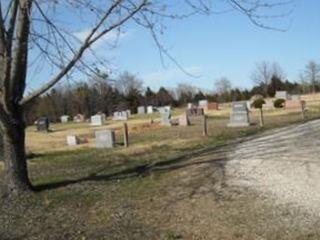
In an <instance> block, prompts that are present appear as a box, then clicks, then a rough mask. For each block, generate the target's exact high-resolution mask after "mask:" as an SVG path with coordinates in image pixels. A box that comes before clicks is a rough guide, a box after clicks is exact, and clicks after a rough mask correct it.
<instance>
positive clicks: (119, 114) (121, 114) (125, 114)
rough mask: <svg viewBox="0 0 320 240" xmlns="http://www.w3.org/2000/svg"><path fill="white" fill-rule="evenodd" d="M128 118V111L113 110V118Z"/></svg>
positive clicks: (121, 119) (120, 119) (119, 119)
mask: <svg viewBox="0 0 320 240" xmlns="http://www.w3.org/2000/svg"><path fill="white" fill-rule="evenodd" d="M128 118H129V114H128V111H121V112H114V113H113V120H115V121H127V120H128Z"/></svg>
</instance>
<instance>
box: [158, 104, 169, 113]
mask: <svg viewBox="0 0 320 240" xmlns="http://www.w3.org/2000/svg"><path fill="white" fill-rule="evenodd" d="M157 110H158V112H160V113H161V114H162V113H165V112H171V106H165V107H158V108H157Z"/></svg>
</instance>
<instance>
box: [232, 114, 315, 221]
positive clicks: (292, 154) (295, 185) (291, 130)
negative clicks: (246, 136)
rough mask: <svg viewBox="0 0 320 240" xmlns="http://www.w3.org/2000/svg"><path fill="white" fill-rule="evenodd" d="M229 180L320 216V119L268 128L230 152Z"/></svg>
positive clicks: (281, 202)
mask: <svg viewBox="0 0 320 240" xmlns="http://www.w3.org/2000/svg"><path fill="white" fill-rule="evenodd" d="M226 175H227V176H229V177H228V178H227V179H228V184H229V185H233V186H239V187H249V188H253V189H254V190H257V191H258V192H260V193H261V194H262V195H265V196H266V197H268V198H271V199H272V200H273V201H275V203H277V204H291V205H294V206H296V207H298V208H299V209H303V210H304V211H306V212H308V213H309V214H311V215H314V217H317V218H319V217H320V211H319V209H320V120H315V121H310V122H307V123H304V124H300V125H293V126H289V127H285V128H281V129H276V130H272V131H268V132H266V133H264V134H262V135H260V136H259V137H257V138H254V139H251V140H248V141H245V142H243V143H240V144H238V145H236V146H235V147H234V149H233V150H232V151H231V152H229V153H228V161H227V165H226Z"/></svg>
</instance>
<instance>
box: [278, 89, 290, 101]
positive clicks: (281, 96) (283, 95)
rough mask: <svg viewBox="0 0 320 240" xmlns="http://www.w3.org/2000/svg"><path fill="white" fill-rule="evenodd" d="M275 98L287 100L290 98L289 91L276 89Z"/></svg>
mask: <svg viewBox="0 0 320 240" xmlns="http://www.w3.org/2000/svg"><path fill="white" fill-rule="evenodd" d="M275 98H277V99H284V100H287V99H289V95H288V93H287V91H276V95H275Z"/></svg>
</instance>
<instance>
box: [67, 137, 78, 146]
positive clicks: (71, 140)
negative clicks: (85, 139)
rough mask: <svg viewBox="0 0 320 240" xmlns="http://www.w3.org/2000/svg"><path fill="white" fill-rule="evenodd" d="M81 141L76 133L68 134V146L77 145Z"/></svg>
mask: <svg viewBox="0 0 320 240" xmlns="http://www.w3.org/2000/svg"><path fill="white" fill-rule="evenodd" d="M79 143H80V139H79V138H78V137H77V136H74V135H68V136H67V144H68V146H76V145H78V144H79Z"/></svg>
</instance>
